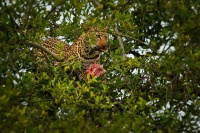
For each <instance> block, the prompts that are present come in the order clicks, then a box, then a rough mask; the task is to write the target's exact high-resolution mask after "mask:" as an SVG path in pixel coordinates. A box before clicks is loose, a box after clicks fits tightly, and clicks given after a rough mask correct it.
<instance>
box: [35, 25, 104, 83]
mask: <svg viewBox="0 0 200 133" xmlns="http://www.w3.org/2000/svg"><path fill="white" fill-rule="evenodd" d="M82 27H83V28H84V29H85V31H86V32H85V33H83V34H82V35H81V36H80V37H79V38H78V40H77V41H76V42H74V43H73V44H72V45H71V46H70V45H68V44H66V43H65V42H62V41H60V40H58V39H56V38H49V39H46V40H44V41H43V42H42V43H41V45H42V46H43V47H45V48H46V49H48V50H50V51H51V52H52V53H54V54H55V55H56V56H57V57H59V58H62V59H64V61H67V60H68V58H69V57H70V56H73V59H74V60H77V61H78V60H80V61H81V62H82V69H81V70H80V71H79V72H78V77H79V79H85V78H86V72H85V70H86V69H87V68H88V67H89V66H90V64H92V63H100V54H101V52H103V51H104V50H106V49H107V34H106V28H103V29H102V30H99V28H98V27H95V26H93V27H89V26H87V25H85V24H83V25H82ZM36 55H37V57H40V56H44V55H45V56H46V57H47V58H48V57H49V55H47V54H46V53H45V52H44V51H42V50H40V49H38V50H37V51H36ZM57 63H58V62H57V61H54V62H53V65H57Z"/></svg>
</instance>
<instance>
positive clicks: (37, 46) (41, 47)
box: [25, 41, 63, 61]
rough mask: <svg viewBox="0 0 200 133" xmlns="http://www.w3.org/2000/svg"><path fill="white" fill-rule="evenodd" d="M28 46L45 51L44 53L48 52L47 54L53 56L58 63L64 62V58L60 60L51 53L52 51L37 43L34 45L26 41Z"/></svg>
mask: <svg viewBox="0 0 200 133" xmlns="http://www.w3.org/2000/svg"><path fill="white" fill-rule="evenodd" d="M25 44H26V45H31V46H33V47H35V48H38V49H41V50H43V51H44V52H46V53H47V54H49V55H51V56H52V57H53V58H55V59H56V60H58V61H62V60H63V59H62V58H59V57H58V56H57V55H56V54H54V53H53V52H51V51H50V50H48V49H46V48H45V47H43V46H42V45H39V44H37V43H33V42H31V41H26V42H25Z"/></svg>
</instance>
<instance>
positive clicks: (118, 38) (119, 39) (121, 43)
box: [114, 26, 126, 60]
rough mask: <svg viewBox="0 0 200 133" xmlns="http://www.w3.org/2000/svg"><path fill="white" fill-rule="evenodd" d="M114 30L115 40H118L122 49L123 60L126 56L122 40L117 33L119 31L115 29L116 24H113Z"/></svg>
mask: <svg viewBox="0 0 200 133" xmlns="http://www.w3.org/2000/svg"><path fill="white" fill-rule="evenodd" d="M114 31H115V33H116V36H117V40H118V41H119V46H120V48H121V49H122V58H123V60H125V59H126V56H125V50H124V44H123V41H122V38H121V36H119V35H118V34H119V31H118V29H117V27H116V26H115V28H114Z"/></svg>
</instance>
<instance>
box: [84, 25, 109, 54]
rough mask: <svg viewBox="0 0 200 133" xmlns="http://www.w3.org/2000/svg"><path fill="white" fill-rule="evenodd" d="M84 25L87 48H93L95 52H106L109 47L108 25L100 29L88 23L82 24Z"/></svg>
mask: <svg viewBox="0 0 200 133" xmlns="http://www.w3.org/2000/svg"><path fill="white" fill-rule="evenodd" d="M82 27H83V29H84V30H85V31H86V32H85V40H84V43H85V47H86V49H88V50H89V51H90V50H93V52H94V51H96V52H97V51H98V52H100V53H101V52H104V51H105V50H106V49H107V34H106V31H107V27H104V28H101V29H100V28H98V27H96V26H92V27H90V26H88V25H86V24H82Z"/></svg>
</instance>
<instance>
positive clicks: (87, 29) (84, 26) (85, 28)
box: [81, 23, 91, 31]
mask: <svg viewBox="0 0 200 133" xmlns="http://www.w3.org/2000/svg"><path fill="white" fill-rule="evenodd" d="M81 27H82V28H83V29H84V30H85V31H89V30H90V29H91V27H90V26H88V25H87V24H84V23H83V24H81Z"/></svg>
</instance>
